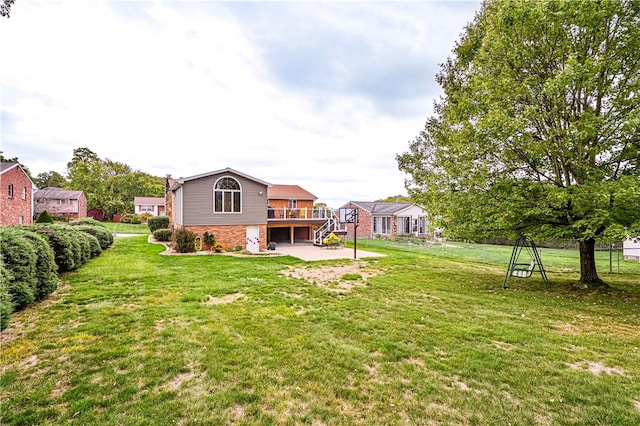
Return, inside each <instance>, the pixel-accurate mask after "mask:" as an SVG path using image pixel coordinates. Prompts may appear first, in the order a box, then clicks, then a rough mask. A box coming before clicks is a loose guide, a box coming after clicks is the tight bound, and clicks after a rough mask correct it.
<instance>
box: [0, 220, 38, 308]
mask: <svg viewBox="0 0 640 426" xmlns="http://www.w3.org/2000/svg"><path fill="white" fill-rule="evenodd" d="M0 253H2V257H3V260H4V265H5V267H6V268H7V270H8V271H9V273H10V274H11V276H13V279H12V280H10V281H9V282H8V284H9V289H8V291H9V295H10V296H11V302H12V304H13V308H14V309H15V310H16V311H18V310H20V309H24V308H25V307H27V306H28V305H29V304H30V303H33V301H34V300H35V299H36V288H37V285H38V279H37V277H36V263H37V256H36V253H35V251H34V249H33V246H32V245H31V244H30V243H29V242H28V241H27V240H26V239H25V238H24V237H23V235H20V232H19V231H18V230H17V229H16V228H14V227H5V228H0Z"/></svg>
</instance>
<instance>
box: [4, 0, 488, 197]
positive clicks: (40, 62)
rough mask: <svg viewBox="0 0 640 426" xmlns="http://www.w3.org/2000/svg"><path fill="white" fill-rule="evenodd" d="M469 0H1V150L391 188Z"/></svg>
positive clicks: (33, 162) (324, 191) (352, 193)
mask: <svg viewBox="0 0 640 426" xmlns="http://www.w3.org/2000/svg"><path fill="white" fill-rule="evenodd" d="M462 6H464V7H462ZM477 6H478V4H477V3H467V4H451V3H435V2H427V3H375V2H374V3H366V2H355V3H347V4H344V3H304V4H298V3H269V4H263V3H240V4H238V3H217V2H206V1H205V2H182V3H175V2H163V1H159V2H153V1H147V2H108V1H61V2H50V1H41V2H38V1H34V2H16V4H15V5H14V6H13V8H12V14H11V18H10V19H8V20H4V21H3V22H2V23H1V25H0V40H11V42H8V43H7V42H4V43H2V50H3V53H2V57H3V66H2V70H1V71H0V72H1V73H2V75H1V77H2V79H1V82H2V87H1V92H0V95H1V98H0V104H1V112H2V128H1V135H0V136H1V137H2V139H1V143H2V145H1V149H2V151H3V152H4V155H6V156H8V157H14V156H17V157H18V158H19V159H20V160H21V161H22V162H23V163H25V164H26V165H27V167H29V168H30V170H31V171H32V172H33V173H34V174H37V173H40V172H45V171H49V170H56V171H59V172H64V171H65V166H66V163H67V162H68V161H69V160H70V159H71V156H72V151H73V149H74V148H79V147H88V148H89V149H91V150H93V151H94V152H95V153H96V154H98V156H99V157H101V158H110V159H112V160H115V161H120V162H124V163H126V164H128V165H130V166H131V167H133V168H134V169H139V170H142V171H145V172H147V173H151V174H154V175H158V176H164V175H165V174H167V173H171V174H173V175H174V176H189V175H195V174H199V173H204V172H207V171H211V170H216V169H219V168H223V167H232V168H235V169H237V170H240V171H242V172H245V173H247V174H249V175H253V176H255V177H258V178H260V179H263V180H266V181H270V182H272V183H291V184H300V185H301V186H303V187H305V188H306V189H307V190H309V191H310V192H312V193H314V194H315V195H317V196H319V197H320V198H321V200H320V201H325V202H327V203H328V204H329V205H334V206H337V205H340V204H342V203H343V202H345V201H347V200H350V199H359V200H373V199H377V198H383V197H386V196H389V195H395V194H399V193H403V192H404V188H403V181H404V176H403V175H402V174H401V173H400V172H399V171H398V170H397V165H396V162H395V155H396V154H397V153H400V152H402V151H404V150H406V148H407V142H408V141H409V140H410V139H412V138H413V137H414V136H415V135H417V133H418V132H419V131H420V130H421V128H422V127H423V123H424V120H425V119H426V117H427V116H428V115H429V114H430V111H431V106H432V103H433V100H434V97H435V96H436V95H437V94H438V93H439V88H438V87H437V86H436V85H435V83H434V73H435V71H436V70H437V62H442V61H444V60H445V59H446V56H447V55H448V52H449V51H450V50H451V48H452V47H453V42H454V41H455V40H456V39H457V38H458V34H459V33H460V32H461V31H462V27H463V25H464V24H465V23H466V22H467V21H469V20H470V19H472V17H473V10H474V9H475V8H476V7H477Z"/></svg>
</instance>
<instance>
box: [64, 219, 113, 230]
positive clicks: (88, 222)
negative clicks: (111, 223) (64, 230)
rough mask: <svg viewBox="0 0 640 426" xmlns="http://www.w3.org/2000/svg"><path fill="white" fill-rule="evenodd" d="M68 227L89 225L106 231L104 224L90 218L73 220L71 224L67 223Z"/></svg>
mask: <svg viewBox="0 0 640 426" xmlns="http://www.w3.org/2000/svg"><path fill="white" fill-rule="evenodd" d="M69 225H72V226H77V225H91V226H96V227H99V228H105V229H107V225H105V224H104V223H102V222H100V221H97V220H95V219H94V218H92V217H81V218H79V219H75V220H73V221H71V222H69Z"/></svg>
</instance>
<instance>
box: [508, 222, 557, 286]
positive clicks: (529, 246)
mask: <svg viewBox="0 0 640 426" xmlns="http://www.w3.org/2000/svg"><path fill="white" fill-rule="evenodd" d="M523 248H524V249H525V250H526V251H527V253H529V256H530V257H531V263H518V258H519V257H520V253H521V252H522V249H523ZM536 266H537V267H538V271H540V275H541V276H542V281H544V288H545V289H547V290H549V281H548V280H547V274H546V272H545V271H544V266H542V259H540V253H538V248H537V247H536V243H535V242H534V241H533V239H532V238H531V237H529V236H528V235H526V234H522V235H520V236H519V237H518V239H517V240H516V242H515V243H514V244H513V251H512V252H511V259H510V260H509V267H508V268H507V274H506V275H505V276H504V281H503V282H502V288H507V281H508V280H509V278H511V277H516V278H529V277H530V276H531V275H532V274H533V272H534V271H535V269H536Z"/></svg>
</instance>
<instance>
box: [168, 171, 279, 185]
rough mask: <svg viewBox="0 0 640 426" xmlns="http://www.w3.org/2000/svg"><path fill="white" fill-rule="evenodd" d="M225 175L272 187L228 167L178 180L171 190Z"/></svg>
mask: <svg viewBox="0 0 640 426" xmlns="http://www.w3.org/2000/svg"><path fill="white" fill-rule="evenodd" d="M224 173H233V174H236V175H238V176H242V177H243V178H245V179H249V180H252V181H254V182H257V183H260V184H262V185H266V186H271V184H270V183H269V182H265V181H263V180H261V179H258V178H254V177H253V176H249V175H247V174H244V173H242V172H239V171H237V170H234V169H232V168H230V167H227V168H224V169H220V170H214V171H212V172H207V173H201V174H199V175H194V176H189V177H186V178H183V177H181V178H178V179H176V180H175V183H174V184H173V185H172V186H171V188H170V189H171V190H175V189H177V188H178V187H179V186H182V185H183V184H184V183H185V182H189V181H192V180H196V179H202V178H206V177H209V176H215V175H219V174H224Z"/></svg>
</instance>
